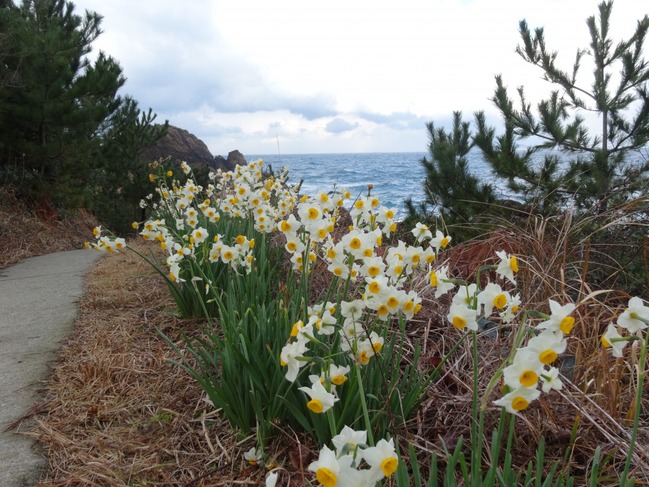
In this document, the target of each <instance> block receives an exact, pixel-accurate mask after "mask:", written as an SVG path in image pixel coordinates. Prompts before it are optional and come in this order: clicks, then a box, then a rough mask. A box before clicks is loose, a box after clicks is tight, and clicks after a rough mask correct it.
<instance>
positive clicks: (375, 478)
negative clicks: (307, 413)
mask: <svg viewBox="0 0 649 487" xmlns="http://www.w3.org/2000/svg"><path fill="white" fill-rule="evenodd" d="M366 442H367V432H366V431H355V430H353V429H351V428H349V427H348V426H345V427H344V428H343V430H342V431H341V432H340V433H339V434H338V435H336V436H334V437H333V439H332V443H333V445H334V450H332V449H330V448H329V447H327V446H324V447H323V448H322V450H320V454H319V456H318V459H317V460H316V461H315V462H313V463H311V464H310V465H309V470H310V471H312V472H314V473H315V476H316V479H317V480H318V482H319V483H320V485H322V486H324V487H352V486H353V487H366V486H367V487H373V486H375V485H376V483H377V482H379V481H381V480H383V479H384V478H386V477H390V476H391V475H392V474H393V473H394V472H395V471H396V470H397V467H398V466H399V459H398V457H397V454H396V452H395V449H394V441H393V440H392V439H390V440H389V441H386V440H384V439H381V440H379V441H378V442H377V443H376V446H367V445H366Z"/></svg>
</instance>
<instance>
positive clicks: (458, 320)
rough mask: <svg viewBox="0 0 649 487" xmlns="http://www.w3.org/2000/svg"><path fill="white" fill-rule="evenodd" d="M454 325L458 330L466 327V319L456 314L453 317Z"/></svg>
mask: <svg viewBox="0 0 649 487" xmlns="http://www.w3.org/2000/svg"><path fill="white" fill-rule="evenodd" d="M453 326H454V327H455V328H457V329H458V330H462V329H464V327H466V320H465V319H464V318H462V317H461V316H454V317H453Z"/></svg>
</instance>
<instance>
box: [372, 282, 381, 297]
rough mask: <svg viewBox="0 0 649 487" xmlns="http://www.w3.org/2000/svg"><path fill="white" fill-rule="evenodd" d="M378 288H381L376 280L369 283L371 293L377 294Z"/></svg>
mask: <svg viewBox="0 0 649 487" xmlns="http://www.w3.org/2000/svg"><path fill="white" fill-rule="evenodd" d="M380 290H381V286H380V285H379V283H378V282H376V281H372V282H371V283H370V292H371V293H372V294H377V293H378V292H379V291H380Z"/></svg>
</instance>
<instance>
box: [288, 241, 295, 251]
mask: <svg viewBox="0 0 649 487" xmlns="http://www.w3.org/2000/svg"><path fill="white" fill-rule="evenodd" d="M286 249H287V250H288V251H289V252H295V251H296V250H297V245H296V243H295V242H288V243H287V244H286Z"/></svg>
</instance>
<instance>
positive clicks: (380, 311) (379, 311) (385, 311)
mask: <svg viewBox="0 0 649 487" xmlns="http://www.w3.org/2000/svg"><path fill="white" fill-rule="evenodd" d="M376 312H377V314H378V315H379V316H385V315H387V314H388V313H389V312H390V310H389V309H388V307H387V306H386V305H385V304H382V305H381V306H379V307H378V308H377V309H376Z"/></svg>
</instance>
